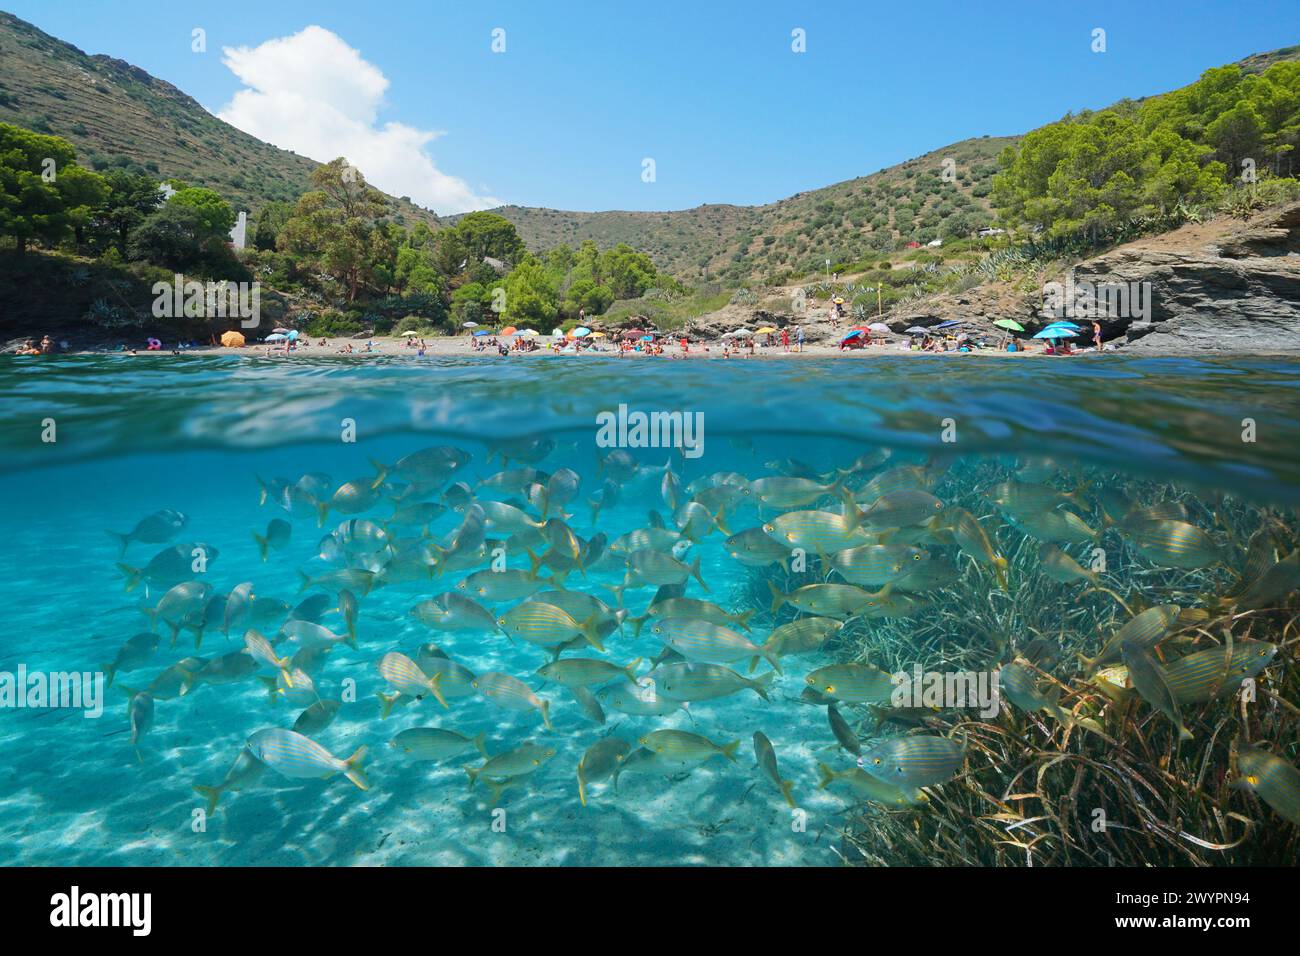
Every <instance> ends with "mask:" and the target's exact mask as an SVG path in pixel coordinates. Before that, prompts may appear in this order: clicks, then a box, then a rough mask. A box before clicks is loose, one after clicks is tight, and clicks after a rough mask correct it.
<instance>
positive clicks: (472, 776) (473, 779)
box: [465, 767, 478, 790]
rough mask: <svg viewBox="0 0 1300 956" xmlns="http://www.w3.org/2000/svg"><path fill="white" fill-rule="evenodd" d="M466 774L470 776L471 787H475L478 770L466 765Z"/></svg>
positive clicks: (471, 788)
mask: <svg viewBox="0 0 1300 956" xmlns="http://www.w3.org/2000/svg"><path fill="white" fill-rule="evenodd" d="M465 774H466V775H467V776H468V777H469V789H470V790H473V789H474V784H476V783H478V771H477V770H475V769H474V768H473V767H466V768H465Z"/></svg>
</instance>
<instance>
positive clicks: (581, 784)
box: [578, 762, 587, 807]
mask: <svg viewBox="0 0 1300 956" xmlns="http://www.w3.org/2000/svg"><path fill="white" fill-rule="evenodd" d="M578 801H579V802H580V803H581V804H582V805H583V806H584V807H585V806H586V805H587V780H586V778H585V777H583V775H582V763H581V762H579V763H578Z"/></svg>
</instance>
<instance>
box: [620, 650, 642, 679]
mask: <svg viewBox="0 0 1300 956" xmlns="http://www.w3.org/2000/svg"><path fill="white" fill-rule="evenodd" d="M644 659H645V658H642V657H638V658H637V659H636V660H634V661H633V662H632V663H630V664H628V665H627V666H626V667H624V668H623V673H625V674H627V679H628V680H630V681H631V682H632V683H634V684H635V683H636V669H637V667H639V666H640V664H641V661H643V660H644Z"/></svg>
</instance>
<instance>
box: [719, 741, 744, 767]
mask: <svg viewBox="0 0 1300 956" xmlns="http://www.w3.org/2000/svg"><path fill="white" fill-rule="evenodd" d="M739 749H740V741H739V740H733V741H732V742H731V743H729V744H723V745H722V751H721V752H722V756H724V757H726V758H727V759H728V760H730V761H731V762H732V763H735V762H736V751H737V750H739Z"/></svg>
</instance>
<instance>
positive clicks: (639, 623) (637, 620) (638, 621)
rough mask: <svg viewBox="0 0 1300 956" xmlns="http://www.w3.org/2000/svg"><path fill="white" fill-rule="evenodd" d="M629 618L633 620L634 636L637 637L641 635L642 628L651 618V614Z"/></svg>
mask: <svg viewBox="0 0 1300 956" xmlns="http://www.w3.org/2000/svg"><path fill="white" fill-rule="evenodd" d="M620 603H621V602H620ZM628 620H629V621H631V622H632V637H633V639H635V638H638V637H640V636H641V628H642V627H643V626H644V625H645V622H646V621H648V620H650V615H649V614H642V615H641V616H640V617H629V618H628Z"/></svg>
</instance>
